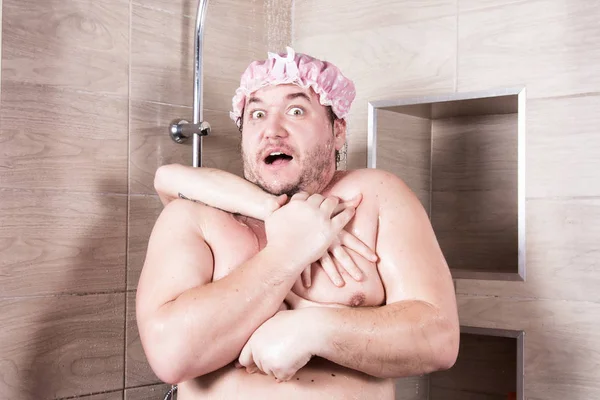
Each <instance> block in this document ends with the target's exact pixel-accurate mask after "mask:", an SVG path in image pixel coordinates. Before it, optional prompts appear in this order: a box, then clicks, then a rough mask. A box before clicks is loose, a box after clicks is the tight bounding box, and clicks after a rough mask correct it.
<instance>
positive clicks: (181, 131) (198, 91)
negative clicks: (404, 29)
mask: <svg viewBox="0 0 600 400" xmlns="http://www.w3.org/2000/svg"><path fill="white" fill-rule="evenodd" d="M207 8H208V0H199V1H198V11H197V13H196V34H195V35H194V105H193V116H192V123H189V122H188V121H187V120H184V119H181V120H175V121H173V122H172V123H171V126H170V127H169V132H170V135H171V138H172V139H173V140H174V141H175V142H177V143H184V142H185V141H187V140H188V139H189V138H190V136H191V137H192V139H193V142H192V151H193V153H192V165H193V166H194V167H201V166H202V138H203V136H208V134H209V133H210V125H209V123H208V122H206V121H203V110H202V108H203V104H202V79H203V76H202V49H203V44H204V37H203V36H204V21H205V20H206V13H207Z"/></svg>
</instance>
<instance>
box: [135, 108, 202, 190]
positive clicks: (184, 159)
mask: <svg viewBox="0 0 600 400" xmlns="http://www.w3.org/2000/svg"><path fill="white" fill-rule="evenodd" d="M191 114H192V110H191V108H188V107H180V106H171V105H164V104H157V103H150V102H145V101H144V102H142V101H135V100H132V101H131V112H130V133H129V141H130V148H129V151H130V156H129V163H130V166H129V191H130V194H156V191H155V190H154V175H155V173H156V169H157V168H158V167H160V166H161V165H164V164H173V163H177V164H184V165H192V140H191V139H190V140H188V141H187V142H186V143H183V144H179V143H175V142H174V141H173V140H172V139H171V136H170V135H169V125H170V124H171V121H173V120H175V119H177V120H179V119H185V120H188V121H189V120H191V116H192V115H191ZM207 117H208V116H207ZM206 120H208V121H209V122H212V121H210V120H209V119H208V118H206Z"/></svg>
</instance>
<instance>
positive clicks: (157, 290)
mask: <svg viewBox="0 0 600 400" xmlns="http://www.w3.org/2000/svg"><path fill="white" fill-rule="evenodd" d="M221 214H225V213H223V212H222V211H219V210H214V209H211V208H210V207H208V206H205V205H203V204H200V203H193V202H191V201H188V200H182V199H177V200H174V201H172V202H170V203H169V204H167V205H166V206H165V208H164V209H163V210H162V212H161V213H160V215H159V217H158V219H157V220H156V223H155V225H154V228H153V230H152V233H151V235H150V239H149V241H148V249H147V252H146V259H145V261H144V266H143V268H142V273H141V276H140V280H139V283H138V296H137V298H138V301H139V303H138V306H139V309H138V317H141V316H143V315H149V314H151V313H152V312H154V311H156V310H158V309H159V308H160V307H161V306H162V305H163V304H166V303H167V302H169V301H172V300H174V299H175V298H177V297H178V296H179V295H180V294H181V293H183V292H184V291H186V290H188V289H190V288H192V287H196V286H201V285H204V284H206V283H208V282H210V281H211V278H212V274H213V267H214V265H213V264H214V263H213V261H214V260H213V254H212V250H211V248H210V245H209V240H210V239H209V238H210V234H211V232H210V229H211V226H215V225H218V224H215V222H216V219H219V218H222V216H221Z"/></svg>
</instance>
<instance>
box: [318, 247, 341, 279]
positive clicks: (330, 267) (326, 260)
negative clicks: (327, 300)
mask: <svg viewBox="0 0 600 400" xmlns="http://www.w3.org/2000/svg"><path fill="white" fill-rule="evenodd" d="M321 266H322V267H323V270H324V271H325V273H326V274H327V276H328V277H329V279H330V280H331V282H333V284H334V285H335V286H337V287H342V286H344V283H345V282H344V280H343V279H342V275H340V271H338V269H337V267H336V266H335V263H334V262H333V260H332V259H331V257H330V256H329V253H325V254H324V255H323V257H321Z"/></svg>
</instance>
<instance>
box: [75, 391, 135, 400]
mask: <svg viewBox="0 0 600 400" xmlns="http://www.w3.org/2000/svg"><path fill="white" fill-rule="evenodd" d="M124 395H125V394H124V392H123V391H122V390H118V391H115V392H108V393H99V394H93V395H91V396H81V397H77V399H78V400H79V399H81V400H123V396H124Z"/></svg>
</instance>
